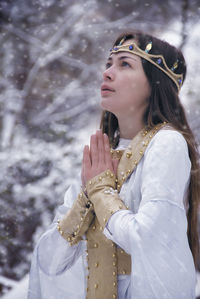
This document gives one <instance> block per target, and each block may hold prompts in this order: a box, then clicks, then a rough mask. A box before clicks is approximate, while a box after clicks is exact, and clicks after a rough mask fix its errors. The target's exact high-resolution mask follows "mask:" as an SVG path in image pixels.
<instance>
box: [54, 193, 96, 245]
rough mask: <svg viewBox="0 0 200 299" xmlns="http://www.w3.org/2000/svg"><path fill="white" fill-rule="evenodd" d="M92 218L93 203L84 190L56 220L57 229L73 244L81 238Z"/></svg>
mask: <svg viewBox="0 0 200 299" xmlns="http://www.w3.org/2000/svg"><path fill="white" fill-rule="evenodd" d="M93 219H94V209H93V204H92V203H91V201H90V200H88V198H87V197H86V195H85V193H84V192H80V193H79V195H78V198H77V199H76V201H75V202H74V204H73V206H72V208H71V209H70V210H69V211H68V213H67V214H66V215H65V217H64V218H63V219H62V220H58V222H57V223H58V224H57V229H58V231H59V233H60V234H61V236H62V237H63V238H64V239H65V240H67V241H68V242H69V243H70V245H74V244H77V243H78V242H79V241H81V240H82V236H83V234H84V233H85V232H86V231H87V230H88V228H89V226H90V224H91V222H92V220H93Z"/></svg>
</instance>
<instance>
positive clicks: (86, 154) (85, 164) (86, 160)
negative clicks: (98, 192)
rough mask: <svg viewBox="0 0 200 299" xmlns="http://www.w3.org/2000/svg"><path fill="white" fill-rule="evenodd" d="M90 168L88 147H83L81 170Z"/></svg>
mask: <svg viewBox="0 0 200 299" xmlns="http://www.w3.org/2000/svg"><path fill="white" fill-rule="evenodd" d="M88 168H89V169H90V168H91V159H90V149H89V146H88V145H85V147H84V150H83V170H84V171H85V170H86V169H88Z"/></svg>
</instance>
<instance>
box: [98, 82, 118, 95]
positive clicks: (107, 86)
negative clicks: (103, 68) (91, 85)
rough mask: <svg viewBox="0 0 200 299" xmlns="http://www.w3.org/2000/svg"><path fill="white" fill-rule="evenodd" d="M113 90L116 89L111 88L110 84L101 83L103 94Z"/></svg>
mask: <svg viewBox="0 0 200 299" xmlns="http://www.w3.org/2000/svg"><path fill="white" fill-rule="evenodd" d="M111 92H115V90H114V89H113V88H111V87H110V86H109V85H106V84H102V85H101V95H106V94H109V93H111Z"/></svg>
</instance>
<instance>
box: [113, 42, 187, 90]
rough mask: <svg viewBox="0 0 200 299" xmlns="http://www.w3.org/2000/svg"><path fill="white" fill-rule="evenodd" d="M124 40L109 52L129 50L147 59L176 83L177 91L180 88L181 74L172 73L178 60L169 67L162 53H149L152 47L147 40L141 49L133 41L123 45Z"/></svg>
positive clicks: (181, 82)
mask: <svg viewBox="0 0 200 299" xmlns="http://www.w3.org/2000/svg"><path fill="white" fill-rule="evenodd" d="M124 41H125V39H122V40H121V41H120V43H119V45H117V46H115V47H114V48H112V49H111V50H110V52H111V54H114V53H118V52H129V53H132V54H135V55H138V56H140V57H142V58H144V59H146V60H148V61H149V62H151V63H152V64H153V65H155V66H156V67H157V68H159V69H160V70H161V71H163V72H164V73H165V74H166V75H167V76H168V77H169V78H170V79H171V80H172V81H173V82H174V83H175V84H176V86H177V88H178V91H179V90H180V88H181V86H182V84H183V74H176V73H174V70H175V69H176V68H177V67H178V60H177V61H176V62H175V63H174V64H173V66H172V67H171V69H170V68H169V67H168V66H167V63H166V61H165V58H164V57H163V55H153V54H149V51H150V50H151V49H152V42H149V43H148V44H147V46H146V48H145V50H144V51H143V50H142V49H140V48H139V47H138V45H137V44H136V42H134V41H133V42H131V43H129V44H126V45H123V42H124Z"/></svg>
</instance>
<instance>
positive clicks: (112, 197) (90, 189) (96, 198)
mask: <svg viewBox="0 0 200 299" xmlns="http://www.w3.org/2000/svg"><path fill="white" fill-rule="evenodd" d="M116 183H117V180H116V177H115V175H114V174H113V173H112V172H111V171H110V170H105V171H104V172H102V173H100V174H99V175H97V176H95V177H94V178H92V179H91V180H90V181H89V182H87V184H86V189H87V194H88V197H89V199H90V200H91V202H92V203H93V205H94V210H95V213H96V216H97V218H98V221H99V223H100V226H102V227H103V229H104V227H105V225H106V223H107V221H108V220H109V218H110V217H111V215H112V214H114V213H115V212H117V211H119V210H122V209H123V210H127V207H126V206H125V204H124V203H123V201H122V200H121V199H120V197H119V194H118V191H117V190H116V189H115V186H116Z"/></svg>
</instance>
